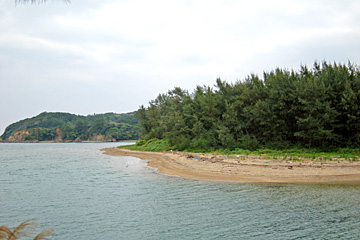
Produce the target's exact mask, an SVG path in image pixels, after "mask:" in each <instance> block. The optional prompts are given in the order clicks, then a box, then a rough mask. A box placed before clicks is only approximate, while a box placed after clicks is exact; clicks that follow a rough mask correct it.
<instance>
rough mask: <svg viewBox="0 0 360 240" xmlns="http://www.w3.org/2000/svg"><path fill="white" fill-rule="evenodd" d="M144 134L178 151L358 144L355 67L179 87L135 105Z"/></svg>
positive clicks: (359, 92) (320, 66)
mask: <svg viewBox="0 0 360 240" xmlns="http://www.w3.org/2000/svg"><path fill="white" fill-rule="evenodd" d="M137 117H138V120H139V125H140V127H141V129H142V134H143V139H144V140H150V139H165V140H167V141H169V143H170V145H171V146H173V148H174V149H177V150H197V151H208V150H215V149H223V148H225V149H229V150H233V149H236V148H242V149H249V150H255V149H257V148H262V147H266V148H274V149H282V148H291V147H295V146H300V147H307V148H322V149H329V148H338V147H359V145H360V71H359V67H358V66H357V65H355V64H352V63H350V62H349V63H348V64H337V63H333V64H330V63H327V62H322V63H318V62H315V63H314V65H313V67H312V68H308V67H307V66H301V68H300V70H299V71H294V70H291V71H289V70H286V69H280V68H277V69H275V70H273V71H271V72H265V73H264V74H263V78H262V79H261V78H260V77H259V76H257V75H254V74H252V75H249V76H248V77H246V78H245V79H244V80H242V81H237V82H235V83H228V82H226V81H222V80H221V79H220V78H219V79H217V80H216V85H214V87H210V86H197V88H196V89H195V90H194V91H193V93H191V94H189V92H188V91H187V90H183V89H181V88H179V87H176V88H174V89H173V90H170V91H168V92H167V93H165V94H160V95H158V97H157V98H156V99H155V100H152V101H150V102H149V106H148V107H146V108H145V107H144V106H141V107H140V108H139V109H138V111H137Z"/></svg>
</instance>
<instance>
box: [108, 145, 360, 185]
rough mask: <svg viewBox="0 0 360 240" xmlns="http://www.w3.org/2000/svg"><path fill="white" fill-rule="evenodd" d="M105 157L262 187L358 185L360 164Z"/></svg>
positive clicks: (168, 155) (112, 151) (175, 155)
mask: <svg viewBox="0 0 360 240" xmlns="http://www.w3.org/2000/svg"><path fill="white" fill-rule="evenodd" d="M102 151H104V153H105V154H109V155H116V156H133V157H137V158H140V159H143V160H146V161H148V166H149V167H153V168H156V169H157V170H158V172H159V173H162V174H167V175H173V176H179V177H184V178H193V179H206V180H223V181H239V182H264V183H348V184H350V183H351V184H352V183H360V163H359V162H350V161H346V160H342V161H339V162H338V161H311V160H302V161H296V162H291V161H285V160H275V159H264V158H261V157H260V156H251V155H249V156H247V155H237V156H225V155H211V154H195V153H179V152H142V151H132V150H127V149H119V148H106V149H102Z"/></svg>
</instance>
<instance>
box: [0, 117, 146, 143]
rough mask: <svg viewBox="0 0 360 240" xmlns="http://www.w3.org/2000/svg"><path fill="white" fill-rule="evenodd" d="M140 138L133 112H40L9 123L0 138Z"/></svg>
mask: <svg viewBox="0 0 360 240" xmlns="http://www.w3.org/2000/svg"><path fill="white" fill-rule="evenodd" d="M139 136H140V128H139V126H138V120H137V118H136V116H135V112H130V113H123V114H116V113H104V114H93V115H88V116H81V115H75V114H71V113H61V112H43V113H40V114H39V115H37V116H35V117H32V118H27V119H24V120H21V121H18V122H16V123H13V124H10V125H9V126H8V127H6V129H5V132H4V133H3V135H1V137H0V138H1V139H3V140H4V141H7V142H27V141H30V142H31V141H57V142H62V141H66V142H72V141H121V140H136V139H138V138H139Z"/></svg>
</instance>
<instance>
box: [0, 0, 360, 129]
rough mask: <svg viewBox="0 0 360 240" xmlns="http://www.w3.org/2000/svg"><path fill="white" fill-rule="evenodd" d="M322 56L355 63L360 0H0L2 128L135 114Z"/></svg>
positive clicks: (358, 51)
mask: <svg viewBox="0 0 360 240" xmlns="http://www.w3.org/2000/svg"><path fill="white" fill-rule="evenodd" d="M324 60H325V61H327V62H337V63H342V64H347V63H348V61H350V62H352V63H355V64H360V1H358V0H342V1H338V0H326V1H325V0H301V1H300V0H297V1H295V0H252V1H249V0H152V1H148V0H101V1H99V0H71V2H70V3H68V4H67V3H64V2H63V1H57V0H53V1H51V0H50V1H47V2H46V3H41V4H15V0H6V1H5V0H0V99H1V100H0V135H1V134H2V133H3V131H4V130H5V127H6V126H7V125H9V124H11V123H14V122H17V121H19V120H22V119H25V118H29V117H33V116H36V115H37V114H39V113H41V112H44V111H47V112H69V113H74V114H79V115H88V114H94V113H105V112H115V113H126V112H132V111H136V110H137V109H138V108H139V106H141V105H144V106H147V104H148V103H149V101H151V100H153V99H155V98H156V97H157V96H158V95H159V94H160V93H166V92H167V91H168V90H172V89H174V87H180V88H182V89H186V90H188V91H189V92H190V93H191V92H193V90H194V89H195V88H196V86H198V85H200V86H203V85H206V86H214V85H215V83H216V79H217V78H219V77H220V78H221V79H222V80H224V81H227V82H229V83H235V82H236V81H241V80H244V79H245V78H246V76H248V75H250V74H258V75H259V76H262V75H263V72H264V71H265V72H268V71H271V70H274V69H275V68H277V67H280V68H283V69H288V70H291V69H294V70H295V71H297V70H299V69H300V66H301V65H307V66H309V67H312V66H313V64H314V62H315V61H318V62H322V61H324Z"/></svg>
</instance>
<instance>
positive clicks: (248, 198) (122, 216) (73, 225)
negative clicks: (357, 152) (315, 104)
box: [0, 143, 360, 240]
mask: <svg viewBox="0 0 360 240" xmlns="http://www.w3.org/2000/svg"><path fill="white" fill-rule="evenodd" d="M124 144H129V143H1V144H0V225H6V226H8V227H16V226H17V225H18V224H20V223H21V222H23V221H25V220H28V219H35V221H36V222H37V223H38V224H39V225H38V227H37V228H36V229H34V235H36V234H37V233H38V232H41V231H43V230H47V229H51V228H52V229H54V231H55V233H56V235H54V236H52V237H50V239H61V240H62V239H66V240H69V239H76V240H79V239H80V240H81V239H84V240H89V239H90V240H91V239H94V240H101V239H107V240H109V239H167V240H169V239H170V240H171V239H207V240H208V239H263V240H265V239H266V240H269V239H276V240H278V239H360V204H359V202H360V186H359V185H341V184H265V183H248V182H222V181H204V180H194V179H185V178H179V177H174V176H167V175H163V174H159V173H158V172H157V171H156V169H152V168H150V167H148V166H147V163H146V161H144V160H141V159H138V158H135V157H123V156H109V155H105V154H103V152H102V151H100V149H102V148H106V147H116V146H119V145H124ZM31 239H32V238H31Z"/></svg>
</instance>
